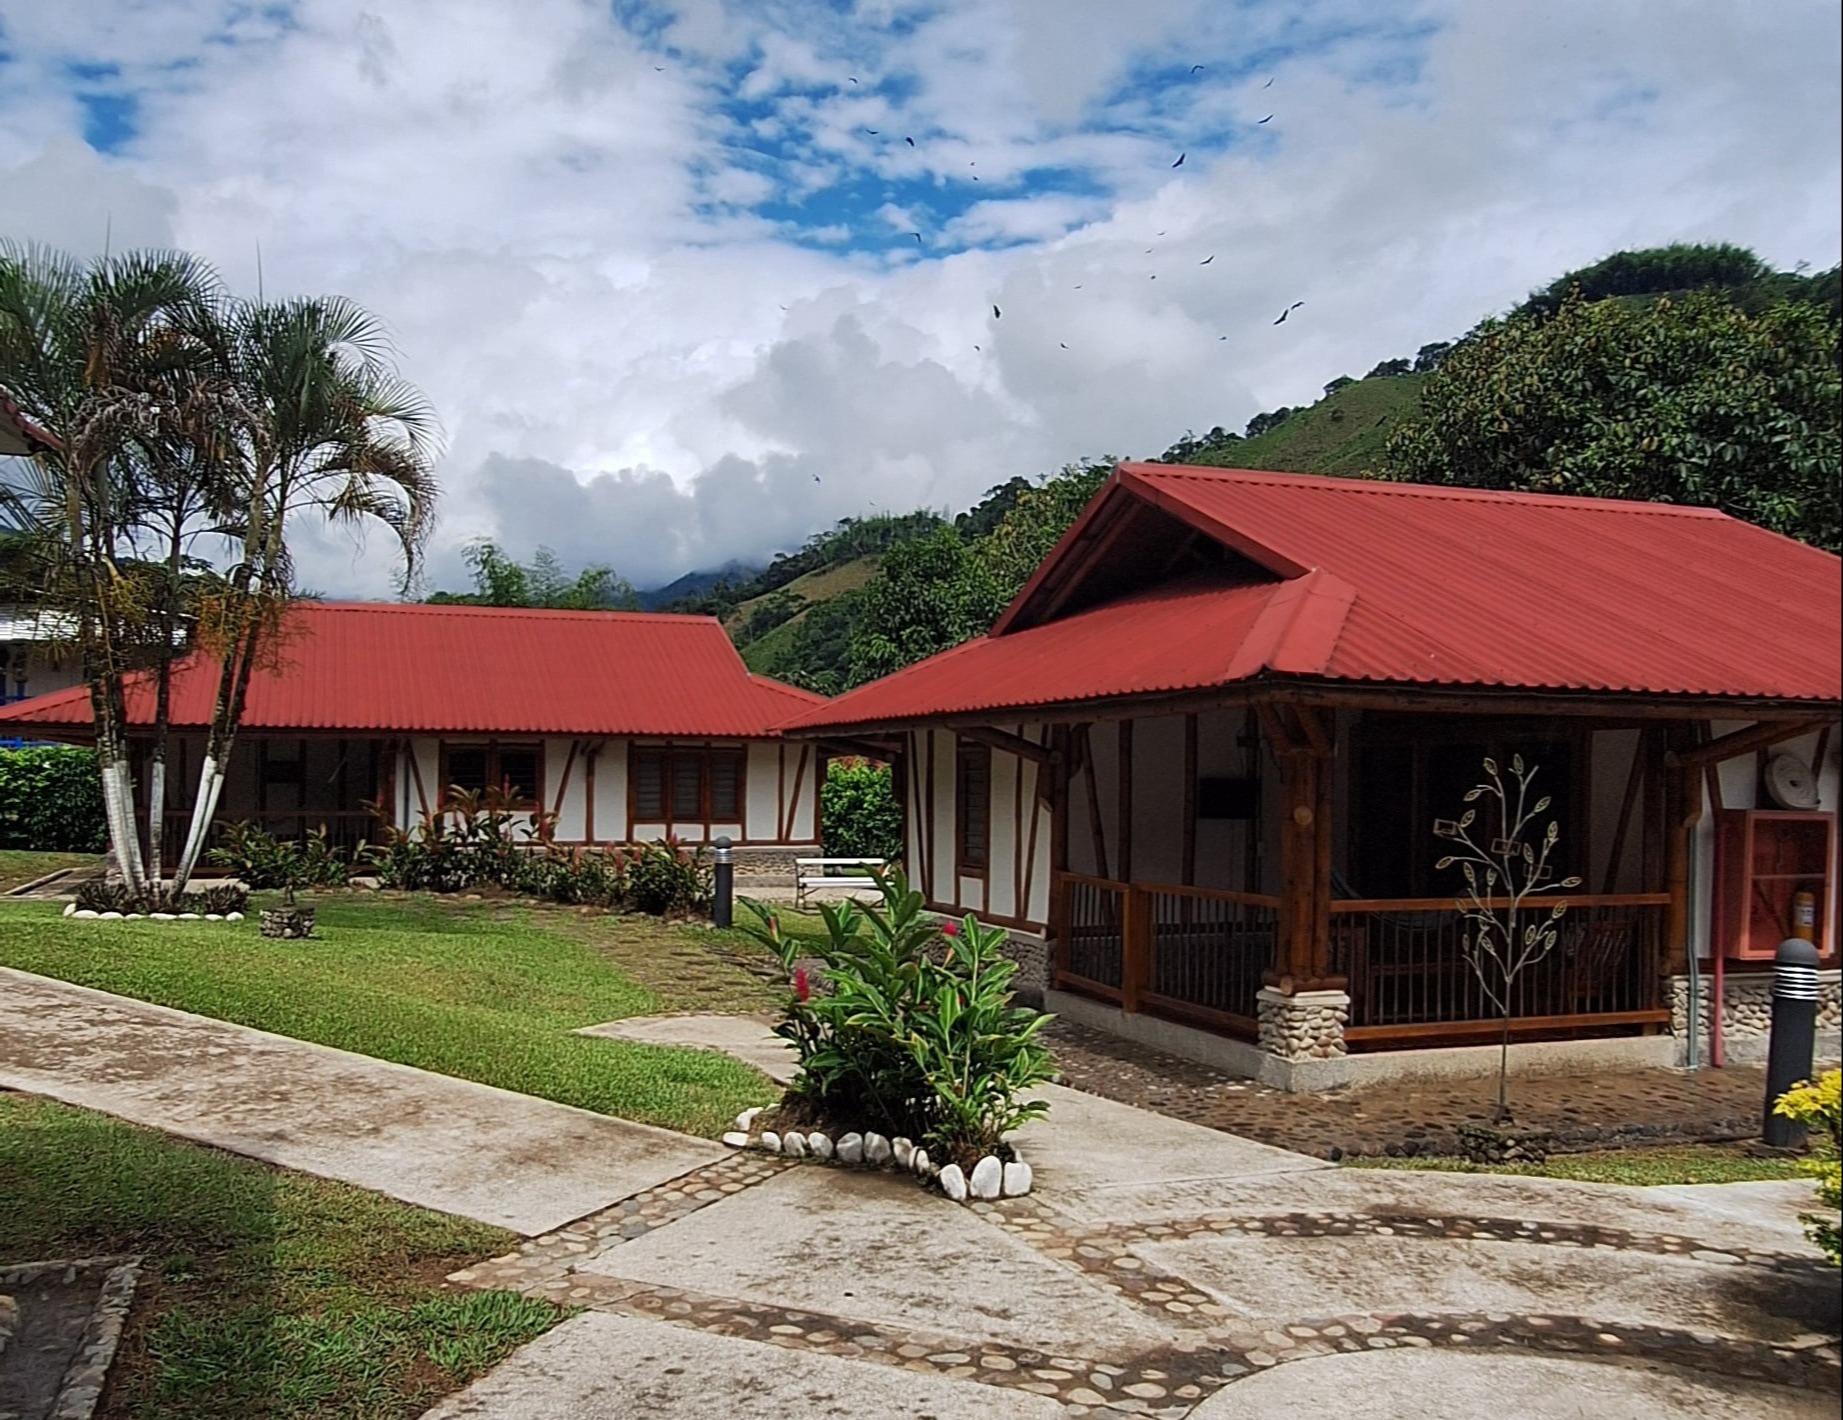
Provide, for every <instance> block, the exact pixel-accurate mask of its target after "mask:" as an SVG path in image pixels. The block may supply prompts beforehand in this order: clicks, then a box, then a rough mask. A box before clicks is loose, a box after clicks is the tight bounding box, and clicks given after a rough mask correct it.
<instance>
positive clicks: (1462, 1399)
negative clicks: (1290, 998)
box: [428, 1016, 1839, 1420]
mask: <svg viewBox="0 0 1843 1420" xmlns="http://www.w3.org/2000/svg"><path fill="white" fill-rule="evenodd" d="M596 1029H597V1033H605V1034H610V1035H617V1036H620V1037H621V1038H625V1039H634V1040H647V1041H652V1042H655V1043H660V1044H680V1045H690V1046H697V1047H701V1048H705V1049H724V1050H727V1051H729V1052H730V1053H732V1054H734V1055H736V1056H738V1057H739V1058H741V1059H745V1060H748V1061H749V1062H750V1063H752V1064H755V1065H757V1066H759V1067H761V1068H764V1069H766V1070H768V1071H769V1072H770V1073H774V1074H777V1075H781V1076H783V1077H784V1076H785V1075H787V1074H788V1073H789V1070H790V1065H791V1060H790V1057H788V1056H787V1055H786V1053H785V1051H784V1048H783V1047H781V1046H780V1044H779V1043H778V1042H776V1041H775V1040H774V1039H773V1038H772V1037H770V1036H768V1035H766V1032H765V1026H764V1024H763V1023H762V1022H759V1021H750V1020H747V1019H744V1018H736V1017H709V1016H702V1017H680V1018H666V1017H658V1018H650V1019H638V1020H632V1021H625V1022H617V1023H611V1024H610V1025H609V1026H607V1027H601V1028H596ZM1044 1096H1045V1098H1047V1099H1048V1100H1049V1101H1050V1104H1051V1109H1050V1114H1049V1117H1048V1118H1047V1119H1044V1120H1042V1121H1039V1122H1036V1123H1033V1124H1031V1125H1030V1126H1028V1127H1027V1128H1026V1129H1025V1130H1024V1131H1022V1133H1021V1134H1020V1136H1019V1147H1020V1150H1021V1151H1022V1153H1023V1154H1024V1155H1025V1156H1026V1157H1027V1158H1028V1159H1029V1160H1030V1161H1031V1164H1032V1167H1033V1169H1034V1170H1035V1172H1036V1181H1037V1191H1036V1192H1035V1193H1034V1194H1033V1195H1032V1196H1031V1197H1029V1198H1025V1199H1013V1200H1006V1201H1004V1202H1001V1203H996V1204H981V1205H976V1206H974V1207H970V1208H960V1207H955V1206H952V1205H950V1204H948V1203H946V1202H945V1201H944V1200H942V1199H941V1198H939V1197H938V1196H936V1195H933V1194H931V1193H929V1192H927V1191H925V1190H923V1189H922V1188H921V1187H920V1186H919V1185H917V1184H916V1183H915V1182H914V1181H913V1180H910V1179H905V1178H900V1177H897V1176H894V1175H890V1174H865V1173H862V1172H856V1171H848V1170H841V1169H833V1168H826V1167H823V1166H819V1165H815V1164H798V1163H793V1162H791V1161H786V1160H781V1159H777V1158H771V1157H769V1156H766V1155H762V1154H759V1153H749V1152H744V1153H737V1154H732V1155H731V1156H729V1157H728V1158H727V1159H724V1160H721V1161H719V1162H718V1163H716V1164H714V1165H711V1166H709V1167H707V1168H704V1169H701V1170H697V1171H695V1172H694V1173H693V1174H691V1175H689V1176H687V1177H686V1178H684V1179H681V1180H674V1181H673V1182H672V1183H670V1184H667V1185H664V1186H662V1187H660V1188H655V1189H651V1190H648V1191H647V1192H645V1193H643V1194H641V1195H639V1196H637V1197H636V1198H633V1199H629V1200H627V1201H625V1202H624V1203H623V1204H622V1205H621V1206H620V1207H619V1208H617V1209H613V1210H609V1211H608V1212H607V1213H606V1214H603V1215H597V1216H594V1217H590V1218H586V1219H582V1220H579V1221H578V1222H577V1223H576V1224H574V1225H572V1227H571V1228H569V1229H566V1230H564V1231H563V1232H561V1233H559V1234H556V1235H552V1236H550V1237H547V1238H540V1239H536V1240H534V1241H533V1242H532V1243H530V1244H527V1245H526V1246H525V1247H524V1248H522V1249H521V1250H520V1251H519V1252H518V1253H516V1254H512V1255H510V1256H508V1257H506V1258H502V1259H498V1260H496V1261H494V1262H492V1263H488V1264H484V1265H482V1266H480V1267H476V1268H470V1269H468V1270H467V1271H466V1272H464V1273H461V1274H457V1278H456V1280H458V1281H461V1282H463V1283H465V1284H467V1285H474V1286H504V1287H512V1288H516V1289H520V1290H524V1291H527V1292H530V1293H532V1294H534V1295H542V1296H548V1297H552V1298H555V1299H557V1300H560V1301H565V1302H568V1303H572V1304H574V1305H578V1306H582V1307H586V1308H588V1309H589V1310H588V1312H587V1314H586V1315H584V1316H582V1317H579V1318H577V1319H576V1320H574V1321H571V1322H569V1323H566V1324H565V1325H564V1326H563V1327H560V1328H559V1329H558V1330H557V1331H555V1332H553V1333H552V1334H551V1335H549V1336H547V1337H546V1338H544V1339H543V1340H542V1341H540V1342H537V1343H534V1344H533V1345H532V1346H530V1347H527V1348H526V1349H525V1350H524V1351H523V1352H521V1353H519V1354H518V1355H517V1356H515V1357H514V1358H513V1359H512V1360H511V1361H509V1362H508V1363H506V1365H505V1366H503V1367H501V1368H500V1370H499V1371H497V1372H495V1373H494V1375H492V1376H490V1377H488V1378H487V1379H485V1380H483V1381H481V1382H480V1383H478V1384H477V1385H475V1386H473V1387H471V1388H469V1389H468V1390H467V1391H465V1392H463V1393H462V1394H460V1395H458V1396H455V1397H452V1398H450V1399H449V1400H448V1401H447V1402H445V1403H444V1404H442V1405H440V1406H438V1407H436V1409H435V1410H433V1411H431V1412H430V1414H429V1417H428V1420H460V1417H464V1416H465V1417H472V1416H489V1415H490V1416H498V1417H507V1420H522V1417H533V1420H535V1417H538V1416H547V1415H572V1416H582V1417H586V1420H601V1418H602V1417H609V1420H612V1417H615V1416H624V1415H629V1414H633V1415H641V1414H644V1415H648V1416H659V1417H668V1418H669V1417H701V1416H703V1415H705V1414H706V1413H710V1412H711V1411H712V1410H713V1408H714V1409H720V1410H722V1412H723V1413H725V1414H734V1415H737V1416H742V1417H754V1416H764V1417H765V1416H769V1415H775V1416H779V1415H785V1414H792V1413H798V1414H812V1415H827V1416H832V1415H836V1416H845V1415H850V1416H854V1417H855V1416H913V1417H921V1416H944V1415H950V1414H952V1415H961V1414H964V1415H969V1416H980V1415H987V1414H1003V1415H1018V1416H1025V1417H1030V1416H1037V1415H1042V1416H1046V1417H1047V1416H1051V1415H1058V1416H1081V1415H1092V1416H1108V1417H1119V1416H1123V1415H1126V1414H1151V1415H1158V1416H1168V1417H1172V1420H1176V1418H1177V1417H1181V1416H1194V1417H1197V1420H1228V1418H1229V1417H1240V1416H1254V1415H1268V1414H1272V1413H1276V1412H1281V1411H1293V1410H1297V1409H1299V1408H1300V1407H1302V1406H1303V1407H1307V1408H1309V1409H1312V1410H1316V1411H1322V1412H1326V1413H1337V1412H1345V1413H1348V1414H1351V1415H1353V1416H1360V1417H1368V1420H1408V1417H1411V1416H1414V1417H1422V1416H1425V1417H1434V1418H1435V1420H1460V1417H1471V1416H1497V1415H1507V1414H1515V1415H1518V1416H1528V1417H1532V1420H1550V1417H1554V1420H1560V1417H1563V1416H1570V1417H1572V1416H1579V1415H1583V1414H1590V1415H1595V1416H1607V1417H1622V1416H1623V1417H1631V1420H1638V1417H1641V1416H1642V1417H1652V1416H1683V1417H1691V1416H1694V1417H1701V1416H1708V1417H1714V1416H1733V1417H1740V1420H1767V1417H1769V1416H1772V1417H1779V1416H1784V1417H1793V1420H1805V1417H1810V1418H1811V1420H1815V1417H1817V1416H1819V1415H1826V1416H1828V1415H1834V1414H1835V1412H1836V1404H1837V1401H1836V1395H1837V1389H1838V1375H1839V1370H1838V1348H1837V1345H1836V1340H1835V1336H1836V1330H1837V1326H1838V1298H1837V1288H1836V1282H1835V1275H1834V1273H1830V1272H1829V1271H1828V1270H1827V1269H1825V1268H1824V1267H1823V1266H1822V1265H1821V1264H1819V1263H1818V1262H1817V1261H1816V1259H1815V1257H1814V1256H1813V1255H1812V1252H1811V1250H1810V1248H1809V1247H1808V1245H1807V1244H1806V1243H1805V1241H1804V1239H1803V1237H1802V1236H1801V1234H1800V1231H1799V1227H1798V1224H1797V1220H1796V1216H1795V1215H1796V1212H1797V1211H1798V1209H1799V1208H1800V1207H1801V1206H1804V1205H1806V1204H1807V1203H1808V1199H1809V1190H1808V1186H1807V1185H1804V1184H1802V1183H1801V1184H1764V1185H1762V1184H1749V1185H1738V1186H1733V1187H1726V1188H1720V1187H1702V1188H1669V1189H1621V1188H1614V1187H1596V1186H1588V1185H1576V1184H1568V1183H1560V1182H1555V1181H1551V1180H1543V1179H1522V1178H1512V1177H1502V1176H1488V1175H1460V1174H1438V1173H1390V1172H1373V1171H1359V1170H1347V1169H1337V1168H1333V1167H1329V1166H1326V1165H1324V1164H1322V1163H1321V1162H1320V1161H1318V1160H1315V1159H1310V1158H1306V1157H1304V1156H1303V1155H1299V1154H1293V1153H1289V1152H1287V1151H1285V1150H1281V1149H1275V1148H1270V1147H1267V1146H1265V1145H1261V1144H1256V1143H1252V1142H1250V1141H1248V1140H1244V1139H1239V1138H1236V1137H1234V1136H1232V1135H1227V1134H1223V1133H1220V1132H1217V1131H1214V1130H1209V1129H1204V1128H1201V1127H1198V1126H1195V1125H1190V1124H1186V1123H1183V1122H1181V1121H1176V1120H1171V1119H1168V1118H1165V1117H1164V1116H1161V1115H1155V1114H1149V1113H1146V1112H1144V1111H1140V1110H1136V1109H1133V1108H1130V1107H1128V1106H1125V1105H1121V1104H1116V1103H1113V1102H1111V1101H1107V1100H1102V1099H1099V1098H1097V1097H1094V1096H1091V1095H1084V1094H1080V1093H1077V1092H1075V1091H1072V1090H1065V1089H1062V1088H1060V1087H1056V1086H1051V1087H1049V1088H1048V1089H1046V1090H1045V1091H1044Z"/></svg>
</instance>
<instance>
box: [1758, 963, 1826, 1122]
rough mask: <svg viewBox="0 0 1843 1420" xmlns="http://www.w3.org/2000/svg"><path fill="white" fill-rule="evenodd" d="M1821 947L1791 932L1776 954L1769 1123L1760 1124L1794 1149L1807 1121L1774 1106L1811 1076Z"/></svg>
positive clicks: (1769, 1044)
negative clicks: (1818, 947)
mask: <svg viewBox="0 0 1843 1420" xmlns="http://www.w3.org/2000/svg"><path fill="white" fill-rule="evenodd" d="M1817 962H1818V955H1817V948H1816V947H1815V946H1813V945H1812V944H1811V943H1810V942H1804V941H1800V940H1799V939H1798V938H1797V937H1787V938H1786V939H1785V940H1784V941H1783V942H1781V943H1780V944H1779V950H1778V951H1777V952H1775V953H1774V954H1773V1026H1772V1034H1771V1035H1770V1036H1768V1037H1767V1042H1766V1127H1765V1128H1764V1129H1763V1130H1761V1134H1762V1136H1763V1137H1764V1138H1765V1140H1766V1142H1767V1144H1768V1145H1769V1146H1771V1147H1772V1148H1775V1149H1796V1148H1797V1147H1799V1145H1801V1144H1803V1143H1804V1141H1805V1126H1804V1125H1802V1124H1800V1123H1799V1122H1798V1121H1797V1120H1795V1119H1787V1118H1786V1117H1785V1116H1784V1115H1783V1114H1775V1113H1774V1112H1773V1106H1774V1105H1775V1104H1777V1103H1778V1102H1779V1096H1781V1095H1782V1094H1784V1093H1785V1092H1786V1091H1787V1090H1789V1089H1791V1088H1792V1087H1793V1086H1794V1085H1797V1084H1800V1083H1801V1082H1803V1081H1805V1080H1808V1079H1810V1078H1811V1058H1812V1054H1813V1052H1814V1050H1815V1049H1816V1046H1817V1002H1818V995H1819V992H1818V983H1817Z"/></svg>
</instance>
